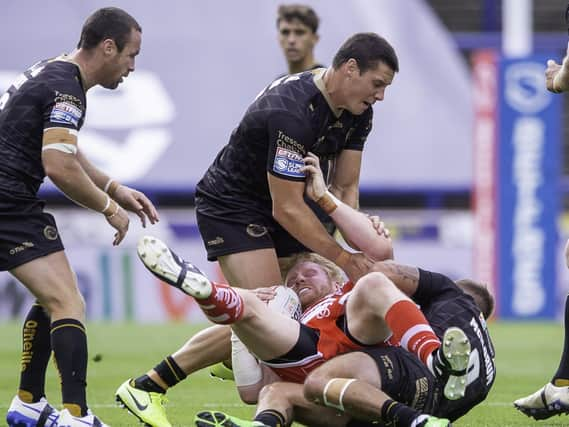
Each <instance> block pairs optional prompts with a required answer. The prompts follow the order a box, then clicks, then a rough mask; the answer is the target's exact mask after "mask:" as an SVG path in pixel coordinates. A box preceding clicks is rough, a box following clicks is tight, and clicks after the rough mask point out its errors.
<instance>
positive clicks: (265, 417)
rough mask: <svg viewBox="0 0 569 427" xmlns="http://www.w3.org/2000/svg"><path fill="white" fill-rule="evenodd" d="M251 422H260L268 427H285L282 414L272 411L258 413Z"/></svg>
mask: <svg viewBox="0 0 569 427" xmlns="http://www.w3.org/2000/svg"><path fill="white" fill-rule="evenodd" d="M253 421H260V422H262V423H263V424H265V425H267V426H270V427H284V426H285V425H286V424H285V417H284V416H283V414H281V413H280V412H278V411H274V410H272V409H266V410H264V411H261V412H259V413H258V414H257V415H256V416H255V419H254V420H253Z"/></svg>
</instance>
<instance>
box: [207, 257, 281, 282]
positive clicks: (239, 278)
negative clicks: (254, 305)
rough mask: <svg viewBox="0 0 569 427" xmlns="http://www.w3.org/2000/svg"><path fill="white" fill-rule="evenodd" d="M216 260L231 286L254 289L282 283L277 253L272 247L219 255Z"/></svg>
mask: <svg viewBox="0 0 569 427" xmlns="http://www.w3.org/2000/svg"><path fill="white" fill-rule="evenodd" d="M218 260H219V266H220V267H221V271H222V272H223V275H224V276H225V278H226V279H227V283H229V284H230V285H231V286H237V287H239V288H245V289H254V288H259V287H265V286H273V285H279V284H281V283H282V277H281V272H280V269H279V263H278V259H277V255H276V252H275V250H274V249H273V248H268V249H257V250H252V251H246V252H239V253H235V254H231V255H225V256H220V257H219V258H218Z"/></svg>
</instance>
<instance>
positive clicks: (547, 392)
mask: <svg viewBox="0 0 569 427" xmlns="http://www.w3.org/2000/svg"><path fill="white" fill-rule="evenodd" d="M514 406H515V407H516V409H517V410H518V411H520V412H522V413H524V414H525V415H527V416H528V417H532V418H535V419H536V420H545V419H547V418H550V417H552V416H554V415H560V414H569V387H567V386H564V387H556V386H554V385H553V384H551V383H547V384H545V385H544V386H543V387H542V388H540V389H539V390H537V391H536V392H535V393H533V394H530V395H529V396H526V397H522V398H520V399H518V400H516V401H515V402H514Z"/></svg>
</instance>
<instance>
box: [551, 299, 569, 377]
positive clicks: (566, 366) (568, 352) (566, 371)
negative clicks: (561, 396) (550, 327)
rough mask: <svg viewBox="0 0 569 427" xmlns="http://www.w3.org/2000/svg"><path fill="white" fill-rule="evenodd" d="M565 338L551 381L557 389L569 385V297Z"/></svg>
mask: <svg viewBox="0 0 569 427" xmlns="http://www.w3.org/2000/svg"><path fill="white" fill-rule="evenodd" d="M564 325H565V330H564V332H565V338H564V341H563V354H562V355H561V362H559V367H558V368H557V372H556V373H555V375H554V376H553V379H552V380H551V382H552V384H553V385H556V386H558V387H561V386H568V385H569V295H568V296H567V298H566V299H565V323H564Z"/></svg>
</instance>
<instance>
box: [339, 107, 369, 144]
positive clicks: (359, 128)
mask: <svg viewBox="0 0 569 427" xmlns="http://www.w3.org/2000/svg"><path fill="white" fill-rule="evenodd" d="M372 122H373V109H372V108H371V107H370V108H368V109H367V110H366V111H364V112H363V114H362V115H361V116H359V117H358V119H357V120H356V122H355V123H354V127H353V128H351V129H350V133H349V135H348V138H347V141H346V146H345V147H344V149H346V150H358V151H362V150H363V149H364V143H365V142H366V139H367V137H368V135H369V133H370V132H371V128H372V124H373V123H372ZM352 129H353V130H352Z"/></svg>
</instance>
